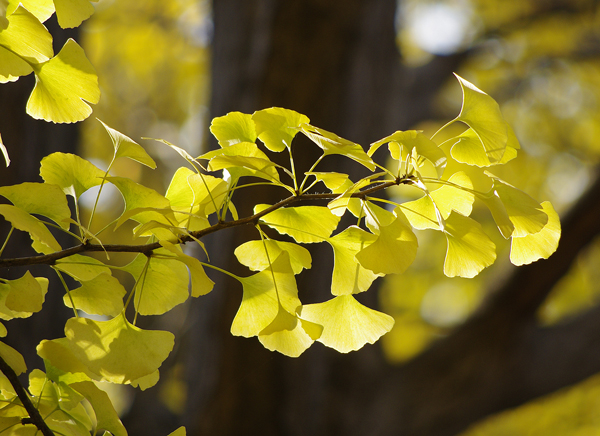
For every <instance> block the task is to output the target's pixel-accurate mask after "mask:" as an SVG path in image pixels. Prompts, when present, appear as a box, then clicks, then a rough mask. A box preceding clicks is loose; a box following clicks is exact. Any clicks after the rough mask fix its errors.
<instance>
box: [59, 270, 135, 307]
mask: <svg viewBox="0 0 600 436" xmlns="http://www.w3.org/2000/svg"><path fill="white" fill-rule="evenodd" d="M126 293H127V291H126V290H125V288H124V287H123V285H121V283H120V282H119V281H118V280H117V279H116V278H114V277H112V276H110V275H108V274H100V275H98V276H96V277H94V278H93V279H91V280H88V281H82V282H81V286H80V287H78V288H75V289H73V290H71V291H70V292H69V294H65V295H64V296H63V301H64V303H65V306H67V307H73V305H74V306H75V309H78V310H83V311H84V312H85V313H88V314H90V315H108V316H117V315H118V314H119V313H120V312H121V311H122V310H123V297H124V296H125V294H126ZM71 302H72V303H73V304H71Z"/></svg>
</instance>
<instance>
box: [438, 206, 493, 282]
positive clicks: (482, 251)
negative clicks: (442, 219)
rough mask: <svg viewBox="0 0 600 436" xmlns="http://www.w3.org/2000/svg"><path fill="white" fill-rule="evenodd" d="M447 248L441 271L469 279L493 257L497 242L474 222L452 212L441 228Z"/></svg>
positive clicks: (489, 263)
mask: <svg viewBox="0 0 600 436" xmlns="http://www.w3.org/2000/svg"><path fill="white" fill-rule="evenodd" d="M444 233H445V234H446V240H447V241H448V249H447V251H446V260H445V262H444V274H446V275H447V276H448V277H456V276H458V277H467V278H472V277H475V276H476V275H477V274H479V273H480V272H481V270H483V269H484V268H486V267H488V266H490V265H491V264H493V263H494V261H495V260H496V245H495V244H494V243H493V242H492V241H491V239H490V238H489V237H488V236H487V235H486V234H485V233H484V231H483V229H482V228H481V224H479V223H478V222H477V221H475V220H473V219H471V218H469V217H466V216H463V215H461V214H459V213H457V212H454V211H453V212H452V213H451V214H450V216H449V217H448V219H447V220H446V227H445V229H444Z"/></svg>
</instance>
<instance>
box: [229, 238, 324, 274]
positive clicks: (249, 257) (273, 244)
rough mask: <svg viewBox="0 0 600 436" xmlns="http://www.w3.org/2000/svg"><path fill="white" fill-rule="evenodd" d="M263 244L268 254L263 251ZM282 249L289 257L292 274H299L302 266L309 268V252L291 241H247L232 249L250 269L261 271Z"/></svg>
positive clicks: (239, 259)
mask: <svg viewBox="0 0 600 436" xmlns="http://www.w3.org/2000/svg"><path fill="white" fill-rule="evenodd" d="M265 245H266V248H267V251H268V253H269V256H268V257H267V254H266V253H265ZM282 251H286V252H287V253H288V255H289V257H290V264H291V266H292V270H293V271H294V274H300V273H301V272H302V270H303V269H304V268H306V269H310V267H311V261H312V259H311V257H310V252H309V251H308V250H307V249H306V248H304V247H302V246H301V245H298V244H294V243H292V242H283V241H276V240H275V239H267V240H265V241H264V242H263V241H248V242H245V243H243V244H242V245H240V246H239V247H237V248H236V249H235V251H234V254H235V256H236V257H237V259H238V261H239V262H240V263H241V264H242V265H245V266H247V267H248V268H250V269H251V270H252V271H263V270H265V269H267V268H268V267H269V259H270V260H271V261H273V260H274V259H277V258H278V257H279V255H280V254H281V252H282Z"/></svg>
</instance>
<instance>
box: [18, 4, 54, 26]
mask: <svg viewBox="0 0 600 436" xmlns="http://www.w3.org/2000/svg"><path fill="white" fill-rule="evenodd" d="M20 4H21V5H23V7H24V8H25V9H27V10H28V11H29V12H31V13H32V14H33V15H34V16H35V17H36V18H37V19H38V21H40V22H41V23H43V22H44V21H46V20H47V19H48V18H50V17H51V16H52V14H53V13H54V0H8V7H7V9H6V14H7V15H10V14H12V13H13V12H14V11H15V10H16V9H17V8H18V6H19V5H20Z"/></svg>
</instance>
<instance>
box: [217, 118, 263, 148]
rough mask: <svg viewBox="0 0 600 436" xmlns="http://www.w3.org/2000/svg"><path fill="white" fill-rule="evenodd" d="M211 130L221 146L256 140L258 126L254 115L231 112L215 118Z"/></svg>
mask: <svg viewBox="0 0 600 436" xmlns="http://www.w3.org/2000/svg"><path fill="white" fill-rule="evenodd" d="M210 131H211V133H212V134H213V135H214V136H215V138H217V140H218V141H219V145H220V146H221V147H228V146H231V145H234V144H237V143H239V142H255V141H256V128H255V126H254V121H252V115H250V114H244V113H241V112H229V113H228V114H227V115H224V116H222V117H215V118H213V120H212V122H211V124H210Z"/></svg>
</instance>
